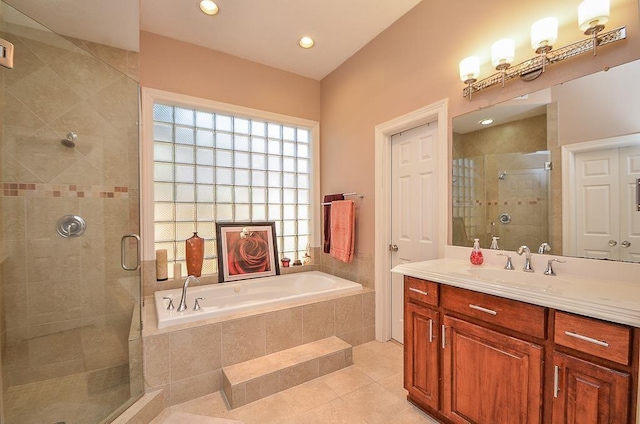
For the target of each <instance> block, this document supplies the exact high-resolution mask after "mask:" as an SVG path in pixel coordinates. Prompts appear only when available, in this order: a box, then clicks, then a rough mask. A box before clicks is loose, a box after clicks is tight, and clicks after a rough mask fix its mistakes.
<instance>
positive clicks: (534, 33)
mask: <svg viewBox="0 0 640 424" xmlns="http://www.w3.org/2000/svg"><path fill="white" fill-rule="evenodd" d="M556 41H558V19H556V18H553V17H549V18H543V19H540V20H539V21H536V22H534V23H533V25H531V48H532V49H533V50H536V51H537V50H538V49H539V48H546V47H549V50H550V49H551V46H552V45H553V43H555V42H556ZM538 53H539V52H538Z"/></svg>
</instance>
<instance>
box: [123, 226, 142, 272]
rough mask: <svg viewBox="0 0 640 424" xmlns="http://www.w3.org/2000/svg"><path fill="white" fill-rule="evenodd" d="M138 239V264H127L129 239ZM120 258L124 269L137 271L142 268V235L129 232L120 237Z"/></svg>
mask: <svg viewBox="0 0 640 424" xmlns="http://www.w3.org/2000/svg"><path fill="white" fill-rule="evenodd" d="M128 238H133V239H135V240H136V266H135V267H134V268H131V267H128V266H127V260H126V256H127V239H128ZM120 259H121V260H122V269H124V270H125V271H137V270H139V269H140V236H139V235H137V234H127V235H126V236H122V238H121V239H120Z"/></svg>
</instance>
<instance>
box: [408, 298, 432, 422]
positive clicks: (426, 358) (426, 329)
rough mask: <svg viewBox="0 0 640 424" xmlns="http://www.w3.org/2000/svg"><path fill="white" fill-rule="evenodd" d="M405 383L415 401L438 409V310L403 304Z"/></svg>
mask: <svg viewBox="0 0 640 424" xmlns="http://www.w3.org/2000/svg"><path fill="white" fill-rule="evenodd" d="M404 323H405V326H404V331H405V335H404V349H405V358H404V360H405V364H404V385H405V389H407V390H408V391H409V396H410V397H411V398H412V399H413V400H414V401H416V402H418V403H420V404H422V405H425V406H429V407H431V408H433V409H435V410H437V409H438V381H439V372H438V352H439V348H438V346H439V345H438V340H439V339H440V338H439V337H438V329H439V328H440V327H439V326H438V312H437V311H434V310H432V309H429V308H425V307H423V306H419V305H416V304H413V303H406V304H405V319H404Z"/></svg>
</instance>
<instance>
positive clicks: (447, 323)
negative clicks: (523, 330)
mask: <svg viewBox="0 0 640 424" xmlns="http://www.w3.org/2000/svg"><path fill="white" fill-rule="evenodd" d="M443 325H444V328H445V342H444V349H443V352H444V357H443V359H444V360H443V383H444V391H443V412H444V415H445V416H447V418H449V419H450V420H451V421H453V422H454V423H465V424H466V423H510V424H516V423H521V424H534V423H540V422H541V415H542V414H541V412H542V364H543V354H542V353H543V348H542V347H541V346H538V345H536V344H534V343H529V342H525V341H523V340H520V339H517V338H515V337H510V336H506V335H504V334H501V333H499V332H496V331H492V330H488V329H486V328H483V327H481V326H478V325H474V324H470V323H468V322H466V321H463V320H460V319H456V318H451V317H448V316H445V317H444V319H443Z"/></svg>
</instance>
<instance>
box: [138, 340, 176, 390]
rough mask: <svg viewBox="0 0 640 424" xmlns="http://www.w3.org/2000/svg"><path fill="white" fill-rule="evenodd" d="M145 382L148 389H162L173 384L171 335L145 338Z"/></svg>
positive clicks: (143, 344) (143, 343)
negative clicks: (161, 387)
mask: <svg viewBox="0 0 640 424" xmlns="http://www.w3.org/2000/svg"><path fill="white" fill-rule="evenodd" d="M142 346H143V353H144V380H145V385H146V386H148V387H160V386H163V385H166V384H169V383H170V382H171V349H170V347H171V335H170V334H161V335H159V336H151V337H145V338H144V339H143V341H142Z"/></svg>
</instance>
